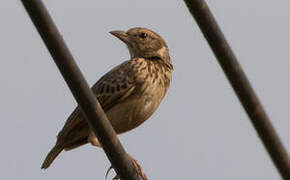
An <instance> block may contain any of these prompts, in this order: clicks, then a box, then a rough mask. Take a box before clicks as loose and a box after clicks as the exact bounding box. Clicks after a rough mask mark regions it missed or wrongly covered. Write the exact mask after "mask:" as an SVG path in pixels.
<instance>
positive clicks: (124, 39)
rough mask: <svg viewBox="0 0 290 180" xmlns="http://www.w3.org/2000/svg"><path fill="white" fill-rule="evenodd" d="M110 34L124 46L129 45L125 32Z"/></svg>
mask: <svg viewBox="0 0 290 180" xmlns="http://www.w3.org/2000/svg"><path fill="white" fill-rule="evenodd" d="M110 33H111V34H113V35H114V36H116V37H117V38H119V39H120V40H121V41H123V42H124V43H125V44H128V43H129V36H128V34H127V33H126V32H125V31H111V32H110Z"/></svg>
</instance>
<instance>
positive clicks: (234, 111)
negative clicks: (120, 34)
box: [0, 0, 290, 180]
mask: <svg viewBox="0 0 290 180" xmlns="http://www.w3.org/2000/svg"><path fill="white" fill-rule="evenodd" d="M207 2H208V4H209V6H210V8H211V10H212V12H213V13H214V15H215V16H216V18H217V21H218V22H219V24H220V26H221V28H222V30H223V32H224V33H225V35H226V37H227V39H228V41H229V43H230V44H231V46H232V48H233V50H234V52H235V53H236V56H237V57H238V59H239V61H240V63H241V65H242V67H243V68H244V70H245V72H246V74H247V75H248V78H249V79H250V81H251V82H252V84H253V86H254V88H255V90H256V92H257V94H258V96H259V97H260V98H261V101H262V103H263V105H264V107H265V109H266V110H267V112H268V114H269V116H270V118H271V120H272V122H273V124H274V126H275V128H276V130H277V131H278V133H279V135H280V137H281V139H282V141H283V143H284V145H285V146H286V148H287V150H288V151H290V131H289V127H290V121H289V116H290V115H289V107H290V101H289V100H290V98H289V97H290V96H289V92H290V84H289V77H290V71H289V66H290V61H289V58H290V54H289V41H290V36H289V32H290V23H289V19H290V12H289V6H290V1H282V0H277V1H269V0H266V1H265V0H256V1H250V0H244V1H229V0H219V1H215V0H209V1H207ZM45 4H46V6H47V8H48V9H49V11H50V13H51V15H52V17H53V19H54V21H55V23H56V24H57V26H58V28H59V30H60V32H61V33H62V35H63V37H64V39H65V40H66V42H67V44H68V46H69V48H70V50H71V51H72V54H73V55H74V57H75V58H76V60H77V63H78V64H79V66H80V68H81V70H82V72H83V74H84V75H85V77H86V79H87V80H88V82H89V83H90V84H93V83H94V82H95V81H97V80H98V78H100V77H101V75H103V74H104V73H105V72H107V71H108V70H109V69H110V68H112V67H114V66H116V65H117V64H120V63H121V62H122V61H125V60H127V59H128V58H129V54H128V51H127V50H126V47H125V45H124V44H123V43H122V42H121V41H119V40H118V39H116V38H115V37H113V36H112V35H110V34H109V33H108V32H109V31H111V30H127V29H129V28H131V27H136V26H143V27H147V28H151V29H153V30H155V31H156V32H158V33H160V34H161V36H163V37H164V39H165V40H166V42H167V44H168V46H169V48H170V53H171V57H172V60H173V63H174V67H175V71H174V74H173V82H172V85H171V87H170V89H169V92H168V94H167V96H166V98H165V100H164V101H163V103H162V104H161V106H160V108H159V109H158V111H157V112H156V113H155V114H154V115H153V116H152V117H151V118H150V120H148V121H147V122H146V123H145V124H143V125H142V126H141V127H139V128H137V129H135V130H133V131H131V132H129V133H127V134H124V135H121V136H120V138H121V141H122V143H123V145H124V146H125V147H126V149H127V151H128V152H129V153H130V154H132V155H133V156H134V157H135V158H136V159H138V161H139V162H140V163H141V164H142V166H143V168H144V170H145V172H146V173H147V175H148V176H149V178H150V179H154V180H155V179H156V180H161V179H172V180H177V179H201V180H227V179H229V180H230V179H236V180H245V179H247V180H257V179H263V180H279V179H281V178H280V176H279V175H278V173H277V171H276V169H275V168H274V165H273V163H272V162H271V160H270V158H269V156H268V154H267V153H266V151H265V149H264V147H263V146H262V144H261V141H260V139H259V138H258V137H257V134H256V132H255V131H254V129H253V127H252V125H251V123H250V121H249V120H248V117H247V116H246V114H245V112H244V110H243V109H242V107H241V105H240V103H239V101H238V100H237V98H236V96H235V94H234V93H233V90H232V88H231V87H230V85H229V83H228V81H227V80H226V78H225V75H224V74H223V72H222V70H221V68H220V66H219V65H218V63H217V61H216V59H215V58H214V56H213V53H212V52H211V50H210V48H209V47H208V45H207V43H206V41H205V39H204V38H203V36H202V34H201V32H200V30H199V28H198V27H197V25H196V23H195V21H194V20H193V19H192V17H191V16H190V14H189V12H188V11H187V9H186V7H185V4H184V2H183V1H177V0H160V1H156V0H148V1H133V0H122V1H112V0H109V1H96V0H94V1H93V0H87V1H71V0H62V1H59V0H46V1H45ZM0 27H1V31H0V32H1V33H0V40H1V41H0V50H1V53H0V82H1V93H0V109H1V110H0V120H1V125H0V141H1V150H0V152H1V156H0V159H1V161H0V169H1V173H0V179H41V180H51V179H71V180H80V179H83V180H91V179H103V178H104V174H105V171H106V170H107V168H108V167H109V166H110V164H109V162H108V160H107V158H106V157H105V155H104V153H103V151H102V150H101V149H96V148H94V147H91V146H88V145H86V146H83V147H81V148H79V149H76V150H74V151H70V152H63V153H61V154H60V156H59V157H58V158H57V159H56V160H55V162H54V163H53V165H52V166H51V167H50V168H49V169H48V170H46V171H43V170H41V169H40V165H41V163H42V161H43V159H44V158H45V156H46V154H47V152H48V151H49V150H50V148H51V147H52V146H53V145H54V143H55V140H56V134H57V133H58V131H59V130H60V129H61V128H62V126H63V124H64V122H65V120H66V118H67V117H68V115H69V114H70V113H71V111H72V110H73V108H74V107H75V106H76V102H75V100H74V99H73V97H72V95H71V93H70V91H69V89H68V88H67V86H66V84H65V82H64V80H63V79H62V77H61V75H60V73H59V72H58V70H57V68H56V66H55V64H54V63H53V61H52V59H51V57H50V55H49V53H48V51H47V50H46V48H45V46H44V44H43V42H42V40H41V39H40V37H39V35H38V33H37V32H36V30H35V28H34V26H33V25H32V23H31V20H30V19H29V18H28V16H27V13H26V12H25V11H24V9H23V7H22V4H21V3H20V1H19V0H14V1H1V2H0ZM111 175H112V174H111Z"/></svg>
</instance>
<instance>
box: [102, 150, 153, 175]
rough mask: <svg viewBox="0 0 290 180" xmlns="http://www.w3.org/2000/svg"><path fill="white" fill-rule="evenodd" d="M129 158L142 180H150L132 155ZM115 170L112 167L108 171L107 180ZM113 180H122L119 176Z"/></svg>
mask: <svg viewBox="0 0 290 180" xmlns="http://www.w3.org/2000/svg"><path fill="white" fill-rule="evenodd" d="M128 156H129V158H130V159H131V162H132V164H133V166H134V167H135V169H136V171H137V174H138V175H139V176H140V177H141V178H142V180H148V178H147V176H146V174H145V173H144V172H143V170H142V167H141V165H140V164H139V163H138V162H137V160H136V159H134V158H133V157H132V156H131V155H129V154H128ZM111 169H113V166H110V168H109V169H108V170H107V172H106V175H105V178H106V179H107V176H108V174H109V172H110V170H111ZM112 180H120V178H119V176H118V175H116V176H115V177H114V178H113V179H112Z"/></svg>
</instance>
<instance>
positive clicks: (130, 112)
mask: <svg viewBox="0 0 290 180" xmlns="http://www.w3.org/2000/svg"><path fill="white" fill-rule="evenodd" d="M164 93H165V92H164V90H163V89H161V88H158V87H151V88H150V87H147V88H146V89H145V90H144V91H143V92H142V93H136V95H134V96H131V97H130V98H128V99H127V100H125V101H123V102H122V103H120V104H118V105H116V106H114V107H113V108H112V109H110V110H109V111H108V112H107V116H108V119H109V120H110V122H111V124H112V126H113V128H114V129H115V131H116V132H117V133H124V132H126V131H129V130H131V129H134V128H136V127H137V126H139V125H141V124H142V123H143V122H144V121H146V120H147V119H148V118H149V117H150V116H151V115H152V114H153V113H154V112H155V110H156V109H157V108H158V106H159V105H160V102H161V100H162V99H163V96H164Z"/></svg>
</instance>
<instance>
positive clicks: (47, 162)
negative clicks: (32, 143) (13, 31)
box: [41, 143, 64, 169]
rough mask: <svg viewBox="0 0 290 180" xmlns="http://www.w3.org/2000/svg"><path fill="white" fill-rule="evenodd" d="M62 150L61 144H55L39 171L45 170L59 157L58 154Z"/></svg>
mask: <svg viewBox="0 0 290 180" xmlns="http://www.w3.org/2000/svg"><path fill="white" fill-rule="evenodd" d="M63 149H64V146H63V144H62V143H57V144H56V145H55V146H54V147H53V148H52V149H51V150H50V152H49V153H48V154H47V156H46V158H45V160H44V162H43V163H42V165H41V169H47V168H48V167H49V166H50V164H51V163H52V162H53V161H54V159H55V158H56V157H57V156H58V155H59V153H60V152H61V151H62V150H63Z"/></svg>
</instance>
